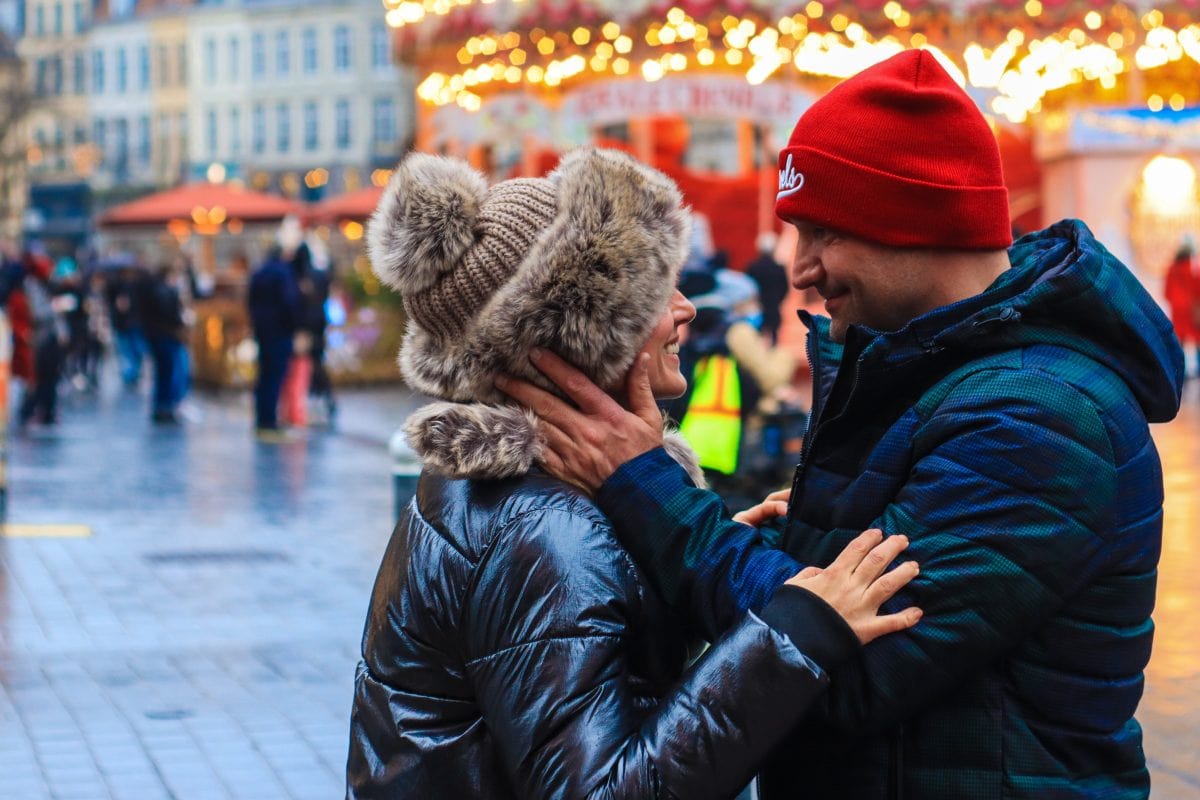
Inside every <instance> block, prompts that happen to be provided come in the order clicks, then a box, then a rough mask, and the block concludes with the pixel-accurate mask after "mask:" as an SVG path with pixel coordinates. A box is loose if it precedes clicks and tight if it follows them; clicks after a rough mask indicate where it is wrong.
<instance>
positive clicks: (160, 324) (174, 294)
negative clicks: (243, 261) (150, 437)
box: [141, 262, 188, 425]
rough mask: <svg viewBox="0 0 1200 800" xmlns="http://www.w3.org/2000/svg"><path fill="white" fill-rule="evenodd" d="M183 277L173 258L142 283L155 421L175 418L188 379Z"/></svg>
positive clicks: (144, 323) (175, 420) (152, 414)
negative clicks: (151, 368) (152, 381)
mask: <svg viewBox="0 0 1200 800" xmlns="http://www.w3.org/2000/svg"><path fill="white" fill-rule="evenodd" d="M186 279H187V276H186V275H185V274H184V272H183V270H182V269H181V266H180V265H179V264H178V263H177V262H176V263H172V264H166V265H162V266H160V267H159V269H158V270H157V271H156V273H155V274H154V275H153V276H151V278H150V280H149V281H147V282H146V283H145V284H144V287H145V289H144V294H143V300H142V301H141V310H142V323H143V325H144V327H145V333H146V342H147V344H148V345H149V349H150V358H151V360H152V361H153V364H154V391H153V395H152V399H151V413H150V418H151V419H152V420H153V421H154V422H156V423H159V424H167V425H171V424H175V423H178V422H179V416H178V413H177V412H178V409H179V404H180V402H182V400H183V397H184V394H185V393H186V390H187V389H186V387H187V386H188V380H187V378H186V376H185V375H182V374H181V372H186V370H187V369H188V359H187V344H186V342H187V322H186V319H185V316H184V306H183V298H182V284H183V282H184V281H185V280H186Z"/></svg>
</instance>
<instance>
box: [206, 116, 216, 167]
mask: <svg viewBox="0 0 1200 800" xmlns="http://www.w3.org/2000/svg"><path fill="white" fill-rule="evenodd" d="M204 123H205V124H204V131H205V133H204V139H205V145H206V148H207V150H208V157H209V158H216V157H217V112H216V110H215V109H211V108H210V109H209V110H208V112H207V113H206V114H205V118H204Z"/></svg>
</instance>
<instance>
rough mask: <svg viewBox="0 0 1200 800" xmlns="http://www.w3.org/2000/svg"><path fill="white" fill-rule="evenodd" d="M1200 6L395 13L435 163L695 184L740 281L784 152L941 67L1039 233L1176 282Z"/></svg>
mask: <svg viewBox="0 0 1200 800" xmlns="http://www.w3.org/2000/svg"><path fill="white" fill-rule="evenodd" d="M1198 3H1200V0H1168V2H1165V3H1159V4H1144V3H1143V4H1129V5H1126V4H1123V3H1110V2H1090V1H1089V0H998V1H997V2H982V1H981V0H924V1H922V0H906V2H899V1H898V0H843V1H842V2H836V1H835V2H821V0H808V2H797V1H795V0H793V1H792V2H780V1H779V0H734V1H732V2H712V0H693V2H686V0H680V1H679V2H675V3H664V2H652V1H651V0H571V1H570V2H557V1H555V0H385V14H386V20H387V22H388V23H389V24H390V25H391V26H392V28H393V29H394V49H395V54H396V57H397V59H398V60H399V61H402V62H406V63H408V64H411V65H412V66H413V68H415V70H416V71H417V73H418V76H417V80H418V95H419V99H420V101H421V102H420V103H419V108H418V120H417V139H416V146H417V147H418V149H421V150H425V151H430V152H441V153H447V154H452V155H458V156H462V157H465V158H467V159H469V160H470V161H471V162H472V163H473V164H474V165H475V166H477V167H479V168H481V169H483V170H484V171H486V172H487V173H489V174H491V175H492V176H493V177H496V178H502V177H510V176H516V175H535V174H542V173H544V172H546V171H547V170H548V169H550V168H551V167H552V166H553V165H554V163H555V162H556V160H557V158H558V155H559V154H560V153H561V152H562V151H564V150H565V149H567V148H570V147H573V146H577V145H580V144H585V143H592V144H599V145H603V146H607V147H619V148H622V149H626V150H628V151H630V152H632V153H634V154H635V155H637V156H638V157H639V158H641V159H642V160H644V161H646V162H648V163H651V164H653V165H654V166H656V167H658V168H659V169H662V170H663V171H664V172H667V173H668V174H670V175H671V176H672V177H673V178H675V179H676V180H677V181H678V182H679V184H680V186H681V188H682V189H683V191H684V193H685V195H686V196H687V199H688V201H689V203H691V204H692V206H693V207H694V208H695V209H696V210H697V211H698V212H700V213H702V214H703V215H705V216H706V217H707V218H708V219H709V221H710V226H709V227H710V228H711V231H712V245H711V246H712V247H713V248H714V249H718V250H721V251H724V253H725V254H727V256H728V260H729V263H730V264H731V265H732V266H734V267H740V266H741V265H742V264H744V263H745V262H746V261H747V260H749V258H750V257H751V256H752V254H753V253H752V251H753V243H754V241H755V238H756V235H757V234H758V233H760V232H763V231H766V230H770V229H773V228H775V226H776V221H775V219H774V216H773V213H772V208H773V203H774V195H775V190H776V185H775V184H776V182H777V175H776V171H777V167H776V164H775V153H776V152H777V151H778V149H779V147H780V145H781V144H782V143H783V142H785V141H786V139H787V136H788V134H789V133H790V130H791V127H792V125H793V124H794V123H795V120H796V119H797V117H798V116H799V115H800V114H801V113H802V112H803V111H804V110H805V109H806V108H807V107H808V105H809V104H810V103H811V102H812V101H813V99H814V98H816V97H818V96H820V95H821V94H822V93H823V92H825V91H827V90H828V89H829V88H830V87H831V86H832V85H834V84H835V83H836V82H837V81H839V80H841V79H843V78H845V77H848V76H850V75H853V74H855V73H857V72H858V71H860V70H862V69H864V68H865V67H867V66H869V65H871V64H874V63H877V62H878V61H881V60H883V59H885V58H887V57H889V56H891V55H893V54H894V53H896V52H899V51H900V50H903V49H905V48H924V49H927V50H929V51H930V52H931V53H932V54H933V55H934V56H935V57H937V58H938V59H939V61H940V62H941V63H942V64H943V65H944V66H946V67H947V69H948V71H949V72H950V73H951V75H953V76H954V77H955V79H956V80H958V81H959V83H960V84H961V85H962V86H963V87H964V88H965V89H966V90H967V92H968V93H969V94H970V95H971V96H972V97H973V98H974V99H975V101H976V102H977V104H978V105H979V107H980V108H981V109H982V110H983V111H984V113H985V114H986V115H987V116H988V118H989V120H990V121H991V122H992V125H993V129H994V131H995V132H996V135H997V138H998V141H999V143H1000V147H1001V152H1002V155H1003V158H1004V162H1005V172H1006V180H1007V183H1008V186H1009V194H1010V202H1011V205H1012V215H1013V219H1014V223H1015V226H1016V227H1017V228H1018V231H1025V230H1032V229H1035V228H1038V227H1040V226H1041V225H1042V224H1043V223H1045V222H1048V221H1053V220H1054V219H1058V218H1061V217H1067V216H1076V217H1081V218H1083V219H1085V220H1086V221H1088V222H1089V224H1091V225H1092V227H1093V228H1094V229H1096V231H1097V233H1098V234H1099V235H1100V236H1101V238H1102V239H1104V240H1105V241H1106V242H1113V250H1114V252H1116V254H1117V255H1118V256H1120V257H1122V258H1124V259H1125V260H1126V261H1127V262H1128V263H1130V264H1131V265H1132V266H1134V267H1135V269H1137V270H1138V271H1139V272H1140V273H1141V274H1142V275H1143V276H1144V277H1147V278H1152V279H1155V280H1157V278H1158V277H1159V275H1160V274H1161V270H1162V269H1163V268H1164V266H1165V264H1166V262H1167V261H1168V260H1169V259H1168V257H1167V256H1168V254H1169V251H1171V250H1172V249H1173V248H1174V247H1175V246H1176V244H1177V243H1178V241H1179V237H1180V236H1181V235H1182V233H1183V232H1184V231H1187V230H1192V231H1196V230H1200V204H1198V202H1197V186H1196V165H1197V164H1200V109H1197V108H1195V107H1194V105H1195V104H1196V102H1197V100H1198V99H1200V24H1197V23H1195V22H1193V18H1194V17H1195V14H1196V12H1197V5H1198Z"/></svg>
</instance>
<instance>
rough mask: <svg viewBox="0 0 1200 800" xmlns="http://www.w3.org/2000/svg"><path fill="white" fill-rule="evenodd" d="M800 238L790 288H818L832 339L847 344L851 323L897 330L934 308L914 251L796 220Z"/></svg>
mask: <svg viewBox="0 0 1200 800" xmlns="http://www.w3.org/2000/svg"><path fill="white" fill-rule="evenodd" d="M792 224H793V225H795V226H796V230H797V231H798V233H799V237H798V239H797V241H796V254H795V256H794V258H793V259H792V269H791V280H792V285H793V286H795V287H796V288H797V289H799V290H800V291H804V290H805V289H808V288H813V289H816V290H817V292H818V293H819V294H820V295H821V297H823V298H824V299H825V313H826V314H828V315H829V318H830V319H831V320H832V325H831V326H830V335H831V337H832V338H833V340H834V341H836V342H844V341H845V340H846V330H847V329H848V328H849V327H850V325H852V324H853V325H866V326H867V327H870V328H874V329H875V330H879V331H895V330H899V329H900V328H902V327H904V325H905V324H907V323H908V321H909V320H911V319H913V318H914V317H917V316H920V315H921V314H923V313H925V312H926V311H928V310H929V309H930V308H933V307H934V306H933V305H929V296H930V292H929V291H928V290H929V288H930V287H929V286H928V276H927V275H926V273H925V271H924V270H923V269H922V264H923V259H921V258H920V257H919V253H918V252H917V251H911V250H904V249H900V248H895V247H887V246H885V245H881V244H876V243H874V242H869V241H866V240H865V239H858V238H855V237H853V236H849V235H847V234H844V233H838V232H836V231H831V230H829V229H828V228H822V227H820V226H818V225H814V224H812V223H811V222H807V221H804V220H794V221H793V222H792ZM934 305H936V304H934Z"/></svg>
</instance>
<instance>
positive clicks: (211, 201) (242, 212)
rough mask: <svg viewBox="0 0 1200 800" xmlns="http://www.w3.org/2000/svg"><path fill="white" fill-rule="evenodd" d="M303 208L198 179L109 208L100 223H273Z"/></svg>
mask: <svg viewBox="0 0 1200 800" xmlns="http://www.w3.org/2000/svg"><path fill="white" fill-rule="evenodd" d="M300 210H301V206H300V204H299V203H295V202H293V201H291V200H285V199H284V198H282V197H279V196H277V195H273V194H266V193H263V192H255V191H251V190H249V189H245V188H243V187H241V186H238V185H236V184H232V183H210V182H208V181H198V182H196V183H188V184H184V185H183V186H177V187H175V188H174V189H167V190H165V191H162V192H156V193H155V194H151V195H147V196H146V197H142V198H139V199H137V200H133V201H131V202H128V203H124V204H122V205H119V206H116V207H114V208H110V209H109V210H108V211H106V212H104V213H103V214H101V215H100V219H99V222H100V225H102V226H115V225H165V224H166V223H168V222H171V221H172V220H187V219H192V220H195V221H197V222H202V221H207V222H215V223H217V224H220V223H221V222H223V221H225V220H227V219H228V220H235V219H237V220H241V221H243V222H272V221H276V220H280V219H283V218H284V217H286V216H287V215H289V214H297V213H299V212H300Z"/></svg>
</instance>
